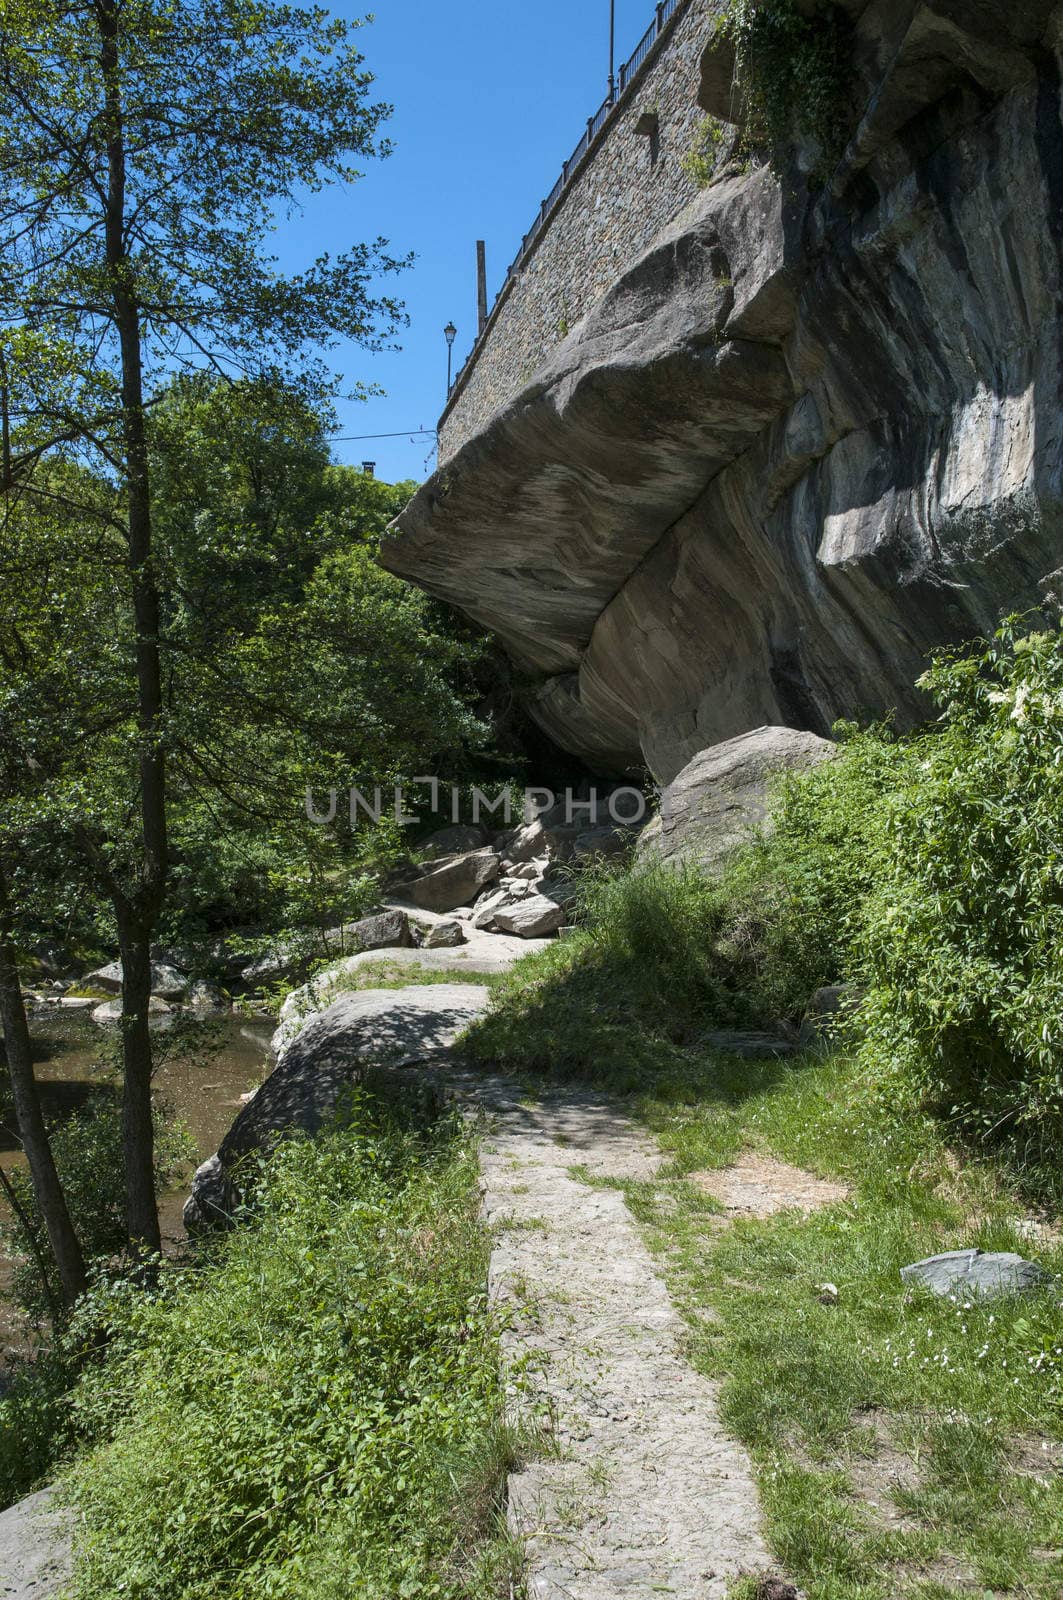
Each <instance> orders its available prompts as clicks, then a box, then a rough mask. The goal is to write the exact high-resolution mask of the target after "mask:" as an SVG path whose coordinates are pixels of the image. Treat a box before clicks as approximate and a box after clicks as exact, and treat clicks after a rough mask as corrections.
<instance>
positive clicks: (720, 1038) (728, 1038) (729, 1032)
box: [701, 1028, 797, 1061]
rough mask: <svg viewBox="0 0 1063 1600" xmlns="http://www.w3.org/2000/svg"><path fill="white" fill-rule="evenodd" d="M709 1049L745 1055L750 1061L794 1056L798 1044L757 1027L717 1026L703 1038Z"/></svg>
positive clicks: (726, 1053)
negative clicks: (768, 1057) (770, 1057)
mask: <svg viewBox="0 0 1063 1600" xmlns="http://www.w3.org/2000/svg"><path fill="white" fill-rule="evenodd" d="M701 1042H702V1044H703V1045H704V1046H705V1047H706V1048H707V1049H709V1050H719V1051H721V1052H722V1053H723V1054H724V1055H728V1056H744V1057H746V1058H747V1059H748V1060H750V1061H763V1060H764V1058H765V1057H766V1056H776V1057H784V1056H792V1055H794V1054H796V1051H797V1046H796V1045H795V1043H794V1041H793V1040H792V1039H787V1038H786V1037H785V1036H784V1035H783V1034H779V1033H764V1032H761V1031H760V1030H759V1029H756V1028H717V1029H713V1031H712V1032H711V1033H707V1034H705V1035H704V1037H703V1038H702V1041H701Z"/></svg>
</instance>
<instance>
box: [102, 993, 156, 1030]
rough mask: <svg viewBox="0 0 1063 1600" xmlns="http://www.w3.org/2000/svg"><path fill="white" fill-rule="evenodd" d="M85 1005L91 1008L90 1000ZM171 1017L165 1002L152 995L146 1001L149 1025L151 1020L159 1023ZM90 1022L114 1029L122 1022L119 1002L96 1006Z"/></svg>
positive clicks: (114, 1001)
mask: <svg viewBox="0 0 1063 1600" xmlns="http://www.w3.org/2000/svg"><path fill="white" fill-rule="evenodd" d="M85 1004H86V1005H89V1006H91V1005H92V1004H93V1002H92V1001H91V1000H87V1001H86V1002H85ZM172 1016H173V1006H171V1005H168V1004H167V1002H166V1001H165V1000H160V999H159V997H158V996H157V995H154V994H153V995H152V997H151V999H150V1000H149V1001H148V1021H149V1023H150V1022H152V1021H153V1020H154V1021H155V1022H160V1021H161V1020H162V1019H163V1018H164V1017H172ZM92 1020H93V1022H96V1023H98V1024H99V1026H100V1027H101V1028H109V1027H114V1026H115V1025H116V1024H117V1023H119V1022H121V1020H122V1002H121V1000H105V1001H104V1002H103V1004H102V1005H98V1006H96V1008H95V1010H94V1011H93V1013H92Z"/></svg>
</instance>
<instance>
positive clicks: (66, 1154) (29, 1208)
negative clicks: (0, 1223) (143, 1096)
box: [0, 1100, 196, 1326]
mask: <svg viewBox="0 0 1063 1600" xmlns="http://www.w3.org/2000/svg"><path fill="white" fill-rule="evenodd" d="M51 1145H52V1154H53V1156H54V1158H55V1164H56V1167H57V1169H58V1171H59V1177H60V1181H61V1182H62V1185H63V1193H64V1194H65V1195H66V1202H67V1205H68V1207H69V1209H70V1215H71V1217H72V1219H73V1222H74V1227H75V1229H76V1230H77V1235H78V1238H79V1239H80V1241H81V1248H82V1250H83V1252H84V1254H85V1258H86V1260H87V1261H90V1262H91V1261H99V1260H101V1259H103V1258H106V1257H109V1256H114V1255H116V1254H118V1253H120V1252H121V1251H123V1250H124V1249H125V1248H126V1245H127V1243H128V1238H129V1235H128V1233H127V1231H126V1225H125V1185H124V1169H123V1165H122V1120H121V1112H120V1108H119V1106H118V1104H117V1102H116V1101H113V1100H108V1101H105V1102H103V1103H99V1102H97V1103H96V1104H95V1105H93V1106H92V1107H91V1108H90V1109H89V1110H87V1111H83V1112H80V1113H78V1114H77V1115H75V1116H72V1117H69V1118H67V1119H66V1120H65V1121H63V1122H58V1123H56V1124H55V1126H54V1127H53V1128H52V1130H51ZM195 1154H196V1147H195V1142H194V1140H193V1139H192V1136H191V1134H189V1133H188V1131H187V1129H186V1128H185V1127H184V1125H183V1124H182V1123H180V1122H178V1121H177V1120H176V1118H175V1116H174V1114H173V1112H172V1110H171V1109H170V1108H169V1107H167V1106H165V1105H157V1106H156V1111H155V1189H156V1193H157V1194H161V1193H162V1192H163V1190H164V1189H167V1188H169V1186H170V1184H171V1183H172V1182H173V1181H174V1179H175V1177H176V1175H177V1173H178V1172H179V1170H180V1169H181V1168H182V1167H184V1166H185V1165H186V1164H187V1163H188V1162H190V1161H192V1160H193V1159H194V1157H195ZM11 1186H12V1188H13V1189H14V1191H15V1194H16V1196H17V1198H18V1202H19V1208H20V1210H21V1212H22V1213H23V1215H24V1216H25V1218H26V1220H27V1221H28V1222H29V1225H30V1227H31V1228H32V1230H33V1233H34V1239H35V1242H36V1246H37V1248H36V1250H35V1251H34V1250H31V1249H29V1248H28V1242H27V1240H26V1238H25V1234H24V1231H23V1229H22V1227H21V1225H20V1223H19V1222H18V1221H17V1220H14V1219H13V1220H12V1221H11V1222H10V1223H9V1224H6V1225H5V1226H4V1228H3V1229H2V1230H0V1239H2V1240H3V1242H4V1244H5V1246H6V1249H7V1251H8V1252H9V1253H11V1254H13V1255H14V1257H15V1269H14V1273H13V1278H12V1290H13V1295H14V1298H15V1299H16V1300H17V1301H18V1302H19V1304H20V1305H21V1306H22V1308H23V1310H24V1311H26V1312H28V1314H29V1315H30V1317H31V1318H32V1319H33V1321H34V1322H35V1323H36V1324H37V1325H38V1326H40V1325H41V1324H42V1323H43V1322H44V1321H45V1319H46V1318H47V1316H48V1311H49V1299H48V1296H47V1294H46V1293H45V1290H44V1285H43V1284H42V1282H41V1269H40V1266H39V1261H40V1260H41V1259H44V1260H47V1261H50V1260H51V1255H50V1252H49V1249H48V1242H47V1234H46V1232H45V1228H44V1222H43V1219H42V1217H41V1214H40V1211H39V1209H38V1206H37V1201H36V1197H35V1196H34V1193H33V1185H32V1183H31V1182H30V1177H29V1173H28V1172H26V1171H25V1170H24V1169H22V1168H19V1169H17V1170H16V1171H15V1172H13V1173H12V1174H11ZM57 1299H58V1283H55V1284H53V1286H52V1303H53V1304H54V1303H55V1302H56V1300H57Z"/></svg>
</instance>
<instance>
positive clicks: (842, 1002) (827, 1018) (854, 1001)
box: [797, 983, 866, 1054]
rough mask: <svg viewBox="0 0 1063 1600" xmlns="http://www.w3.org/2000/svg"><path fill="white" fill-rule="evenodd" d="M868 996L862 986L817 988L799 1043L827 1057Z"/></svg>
mask: <svg viewBox="0 0 1063 1600" xmlns="http://www.w3.org/2000/svg"><path fill="white" fill-rule="evenodd" d="M865 993H866V991H865V990H864V989H863V988H862V987H861V985H860V984H858V983H832V984H827V985H825V986H824V987H823V988H822V989H817V990H816V992H815V994H814V995H813V996H812V998H811V999H810V1000H809V1002H808V1010H807V1011H806V1012H805V1015H804V1020H803V1021H802V1023H801V1031H800V1033H799V1035H798V1041H797V1042H798V1044H799V1045H800V1046H801V1049H802V1050H819V1051H821V1052H822V1053H823V1054H827V1053H828V1052H829V1051H830V1050H831V1049H833V1047H834V1046H835V1045H836V1044H837V1043H838V1041H839V1039H840V1037H841V1036H842V1034H843V1033H844V1032H845V1026H846V1023H847V1022H848V1020H849V1019H850V1017H851V1016H852V1013H853V1012H854V1011H855V1009H856V1007H857V1006H858V1005H859V1004H860V1002H861V1000H862V999H863V997H864V994H865Z"/></svg>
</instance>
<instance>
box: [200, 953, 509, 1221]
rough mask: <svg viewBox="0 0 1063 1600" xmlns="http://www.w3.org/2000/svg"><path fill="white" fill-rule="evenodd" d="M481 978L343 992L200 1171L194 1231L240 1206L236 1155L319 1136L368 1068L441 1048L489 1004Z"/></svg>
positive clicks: (428, 1055)
mask: <svg viewBox="0 0 1063 1600" xmlns="http://www.w3.org/2000/svg"><path fill="white" fill-rule="evenodd" d="M487 1000H488V990H487V989H486V988H484V987H483V986H482V985H479V984H475V985H474V984H461V983H459V984H451V983H440V984H428V985H424V986H421V987H416V988H409V989H365V990H362V991H361V992H360V993H355V994H345V995H343V996H341V998H340V999H338V1000H335V1001H334V1002H333V1003H332V1004H331V1005H330V1006H329V1007H328V1008H327V1010H325V1011H322V1012H320V1013H318V1015H316V1016H314V1017H312V1018H311V1019H310V1021H309V1022H308V1023H307V1024H306V1026H305V1027H304V1028H303V1029H302V1031H301V1032H300V1033H299V1034H298V1035H297V1037H296V1038H295V1039H294V1040H293V1042H292V1043H291V1044H290V1045H288V1046H287V1048H286V1049H285V1050H284V1052H283V1054H282V1055H281V1058H280V1060H279V1061H278V1063H277V1066H276V1068H275V1069H274V1071H273V1072H272V1073H271V1074H270V1076H269V1077H268V1078H267V1079H266V1081H265V1083H263V1084H262V1085H261V1086H260V1087H259V1089H258V1091H257V1093H256V1094H255V1097H254V1099H253V1100H251V1101H249V1102H248V1104H247V1105H246V1106H244V1108H243V1110H242V1111H241V1112H240V1113H239V1114H238V1116H237V1118H236V1120H235V1122H234V1123H233V1125H232V1127H231V1128H230V1129H229V1132H228V1133H227V1134H226V1135H225V1138H224V1139H223V1140H222V1143H221V1145H220V1147H219V1149H218V1151H217V1153H216V1155H214V1156H212V1157H211V1158H210V1160H209V1161H205V1162H204V1163H203V1165H202V1166H201V1167H200V1168H199V1169H198V1171H197V1172H196V1175H195V1177H194V1179H193V1182H192V1193H191V1196H190V1197H189V1199H188V1201H187V1202H186V1204H185V1210H184V1220H185V1226H186V1227H187V1228H188V1230H189V1232H195V1231H196V1230H197V1229H198V1230H203V1229H205V1228H210V1227H218V1226H222V1225H224V1224H226V1223H227V1222H228V1221H229V1220H230V1219H231V1217H232V1214H233V1211H234V1209H235V1207H236V1206H237V1205H238V1204H239V1199H240V1196H239V1186H238V1174H237V1172H236V1168H237V1167H238V1165H239V1162H240V1161H241V1160H242V1159H243V1158H244V1157H245V1156H247V1155H249V1154H251V1153H252V1152H255V1151H264V1150H269V1149H270V1148H271V1147H272V1146H273V1145H274V1144H276V1142H277V1141H278V1139H281V1138H283V1137H284V1136H285V1135H286V1134H291V1133H294V1132H301V1133H307V1134H313V1133H317V1132H318V1131H319V1130H320V1129H321V1128H322V1127H323V1126H324V1124H325V1123H326V1122H327V1121H328V1120H329V1118H330V1117H332V1116H333V1114H334V1113H335V1111H336V1110H337V1108H338V1107H339V1105H340V1103H341V1102H342V1099H343V1096H344V1094H345V1092H346V1091H347V1090H348V1089H350V1088H351V1087H352V1086H353V1085H354V1084H355V1083H357V1082H358V1081H359V1079H360V1077H361V1076H362V1075H363V1074H364V1072H365V1070H366V1068H367V1067H370V1066H387V1067H401V1066H407V1065H410V1064H412V1063H414V1062H420V1061H428V1060H432V1059H433V1058H436V1057H438V1056H440V1055H442V1054H444V1053H445V1052H446V1051H447V1050H449V1049H450V1048H451V1047H452V1045H453V1044H454V1041H455V1039H456V1038H457V1036H458V1034H459V1033H461V1032H462V1031H463V1029H465V1028H466V1027H468V1025H469V1023H470V1022H472V1021H473V1020H474V1019H475V1018H476V1017H477V1016H479V1014H480V1012H481V1011H482V1010H483V1009H484V1007H485V1006H486V1004H487Z"/></svg>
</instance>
